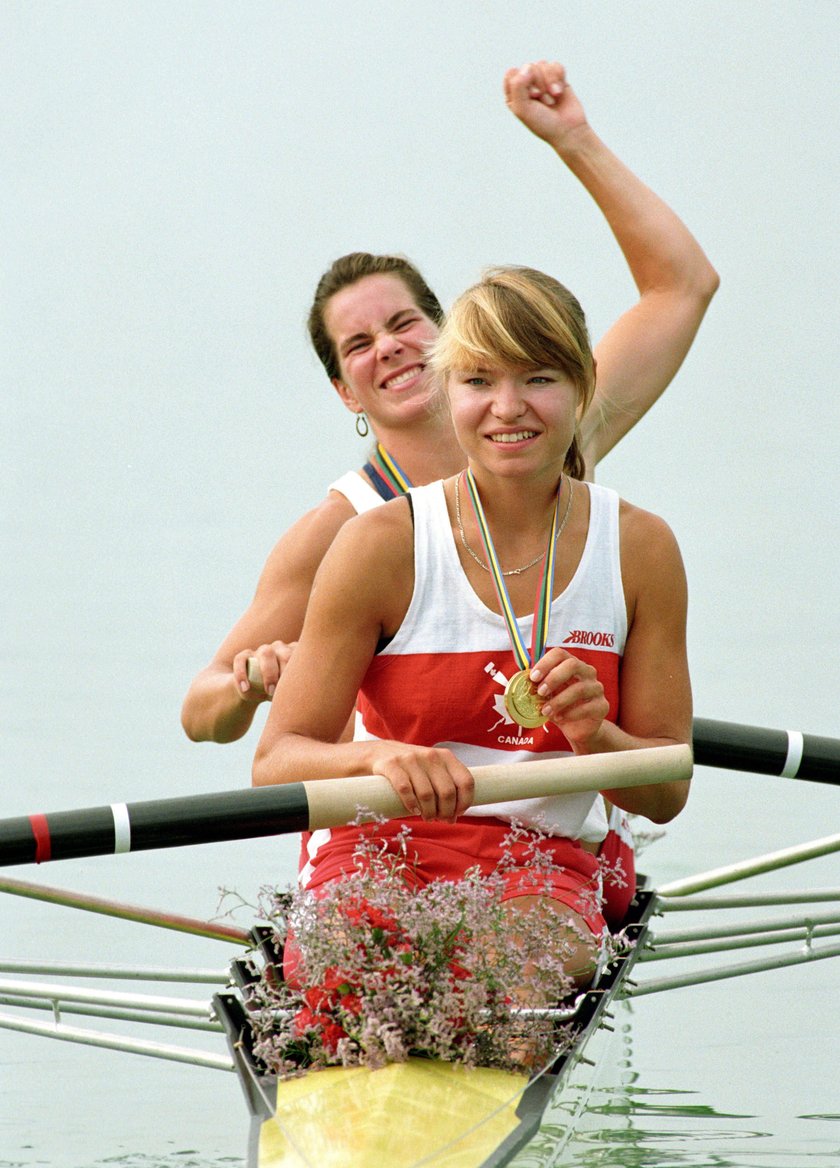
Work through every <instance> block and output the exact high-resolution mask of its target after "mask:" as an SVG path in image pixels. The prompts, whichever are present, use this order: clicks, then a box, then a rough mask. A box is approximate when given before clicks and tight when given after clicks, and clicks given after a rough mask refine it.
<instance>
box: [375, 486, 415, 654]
mask: <svg viewBox="0 0 840 1168" xmlns="http://www.w3.org/2000/svg"><path fill="white" fill-rule="evenodd" d="M403 498H404V499H405V500H406V502H407V503H408V510H409V512H410V514H411V526H412V528H413V527H414V500H413V499H412V498H411V492H410V491H406V493H405V495H404V496H403ZM394 635H395V634H392V635H391V636H390V637H380V638H379V640H378V641H377V642H376V649H375V650H374V655H376V654H379V653H381V652H382V650H383V649H387V648H388V646H389V645H390V644H391V642H392V641H393V639H394Z"/></svg>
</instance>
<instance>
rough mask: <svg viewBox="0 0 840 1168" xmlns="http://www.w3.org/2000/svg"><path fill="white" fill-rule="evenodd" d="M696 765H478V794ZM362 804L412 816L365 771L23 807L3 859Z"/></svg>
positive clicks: (316, 817)
mask: <svg viewBox="0 0 840 1168" xmlns="http://www.w3.org/2000/svg"><path fill="white" fill-rule="evenodd" d="M691 771H692V757H691V749H690V747H688V746H657V747H649V748H646V749H644V750H629V751H621V752H618V753H615V754H591V755H585V756H581V757H573V758H560V759H546V760H543V761H539V762H529V763H514V764H501V765H496V766H483V767H474V768H473V777H474V778H475V798H474V800H473V803H474V804H476V805H480V806H483V805H486V804H488V803H501V802H505V801H507V800H509V799H532V798H538V797H542V796H546V795H563V794H572V793H575V792H579V791H599V790H604V791H607V790H616V789H617V788H619V787H642V786H648V785H650V784H652V783H663V782H674V781H676V780H679V779H689V778H690V777H691ZM360 808H361V809H363V810H364V811H365V812H369V813H370V815H371V816H372V817H383V818H385V819H394V818H400V817H402V816H404V815H405V809H404V807H403V805H402V803H401V802H400V799H399V798H398V796H397V794H396V793H395V791H394V789H393V788H392V787H391V784H390V783H389V782H388V780H387V779H385V778H383V777H382V776H381V775H362V776H356V777H354V778H348V779H319V780H317V781H309V782H304V783H287V784H285V785H284V786H276V787H256V788H248V789H245V790H239V791H224V792H221V793H217V794H208V795H189V796H186V797H184V798H177V799H155V800H149V801H146V802H142V803H112V804H110V805H109V806H104V807H89V808H84V809H82V810H78V811H57V812H54V813H52V814H49V815H41V814H39V815H29V816H19V817H17V818H14V819H4V820H0V866H7V865H10V864H31V863H36V864H39V863H42V862H44V861H45V860H66V859H71V858H73V857H78V856H98V855H109V854H114V853H117V852H130V851H147V850H150V849H153V848H176V847H181V846H183V845H185V844H201V843H217V842H219V841H221V840H233V839H251V838H254V837H257V836H268V835H280V834H283V833H286V832H299V831H316V830H318V829H319V828H323V827H339V826H341V825H343V824H346V823H352V822H353V821H354V820H356V818H357V816H358V813H359V809H360Z"/></svg>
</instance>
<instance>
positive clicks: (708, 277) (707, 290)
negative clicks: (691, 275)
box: [697, 257, 720, 308]
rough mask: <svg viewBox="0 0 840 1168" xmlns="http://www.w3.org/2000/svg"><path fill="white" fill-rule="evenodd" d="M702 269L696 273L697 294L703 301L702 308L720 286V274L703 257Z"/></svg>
mask: <svg viewBox="0 0 840 1168" xmlns="http://www.w3.org/2000/svg"><path fill="white" fill-rule="evenodd" d="M704 260H705V263H704V264H703V268H702V270H701V271H700V272H699V273H698V278H697V295H698V297H699V299H700V300H701V301H702V303H703V307H704V308H708V306H709V305H710V304H711V302H712V299H713V298H714V295H715V293H716V292H717V290H718V288H719V287H720V276H719V275H718V272H717V270H716V269H715V268H713V267H712V265H711V264H710V263H709V261H708V260H707V259H705V257H704Z"/></svg>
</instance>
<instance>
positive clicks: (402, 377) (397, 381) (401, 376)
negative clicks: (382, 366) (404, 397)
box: [385, 365, 423, 389]
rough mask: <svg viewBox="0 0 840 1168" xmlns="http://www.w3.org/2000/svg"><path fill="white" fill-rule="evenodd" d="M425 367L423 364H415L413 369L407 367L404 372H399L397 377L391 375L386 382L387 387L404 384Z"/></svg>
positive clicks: (391, 387)
mask: <svg viewBox="0 0 840 1168" xmlns="http://www.w3.org/2000/svg"><path fill="white" fill-rule="evenodd" d="M422 368H423V366H422V365H413V366H412V367H411V369H405V370H404V371H403V372H402V373H398V374H397V376H396V377H389V378H388V380H387V381H386V382H385V388H386V389H393V388H394V386H395V385H404V384H405V382H406V381H410V380H411V378H412V377H414V376H416V374H417V373H418V372H419V371H420V370H421V369H422Z"/></svg>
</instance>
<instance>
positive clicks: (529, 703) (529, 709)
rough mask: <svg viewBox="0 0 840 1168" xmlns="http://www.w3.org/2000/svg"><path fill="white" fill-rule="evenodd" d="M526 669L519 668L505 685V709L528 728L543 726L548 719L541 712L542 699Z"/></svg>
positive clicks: (518, 723) (518, 722) (516, 720)
mask: <svg viewBox="0 0 840 1168" xmlns="http://www.w3.org/2000/svg"><path fill="white" fill-rule="evenodd" d="M528 672H529V671H528V670H527V669H520V670H519V672H518V673H514V675H513V677H512V678H511V679H510V681H509V682H508V683H507V685H506V686H505V709H506V710H507V712H508V713H509V714H510V716H511V718H513V720H514V722H516V724H517V726H524V727H526V728H527V729H529V730H532V729H534V727H536V726H544V725H545V724H546V722H547V721H548V718H547V717H546V715H545V714H543V713H541V707H542V705H543V701H544V699H543V698H541V697H540V695H539V694H538V693H537V691H536V690H535V689H534V684H533V682H532V681H531V678H530V677H529V676H528Z"/></svg>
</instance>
